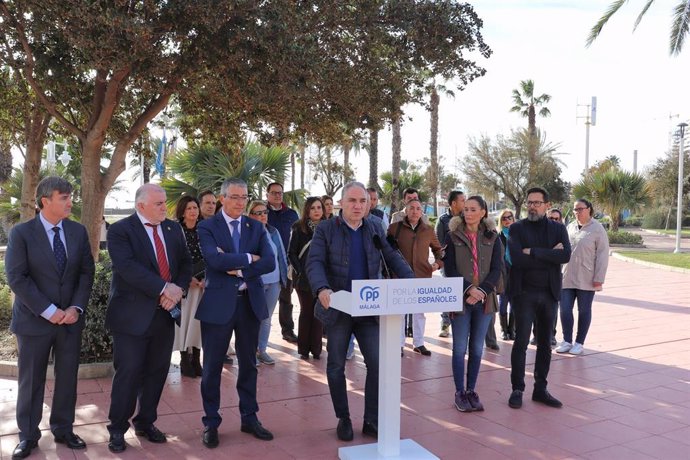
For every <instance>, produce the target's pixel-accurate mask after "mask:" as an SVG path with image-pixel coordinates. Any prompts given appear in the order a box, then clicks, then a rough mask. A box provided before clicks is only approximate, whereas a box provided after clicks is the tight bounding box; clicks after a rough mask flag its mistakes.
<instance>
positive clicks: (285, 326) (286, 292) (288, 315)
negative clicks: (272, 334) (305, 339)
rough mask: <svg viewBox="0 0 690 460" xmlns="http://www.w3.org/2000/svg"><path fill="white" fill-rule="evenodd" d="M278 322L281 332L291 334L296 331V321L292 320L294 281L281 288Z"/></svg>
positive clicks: (289, 281)
mask: <svg viewBox="0 0 690 460" xmlns="http://www.w3.org/2000/svg"><path fill="white" fill-rule="evenodd" d="M278 322H280V331H281V332H282V333H283V334H289V333H291V332H294V330H295V321H294V320H293V319H292V281H291V280H288V281H287V284H286V285H285V287H282V288H280V296H279V297H278Z"/></svg>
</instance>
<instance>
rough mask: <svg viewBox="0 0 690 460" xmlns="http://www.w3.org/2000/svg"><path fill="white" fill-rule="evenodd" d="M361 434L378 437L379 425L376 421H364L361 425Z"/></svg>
mask: <svg viewBox="0 0 690 460" xmlns="http://www.w3.org/2000/svg"><path fill="white" fill-rule="evenodd" d="M362 434H363V435H365V436H371V437H372V438H378V437H379V425H378V423H376V422H364V424H363V425H362Z"/></svg>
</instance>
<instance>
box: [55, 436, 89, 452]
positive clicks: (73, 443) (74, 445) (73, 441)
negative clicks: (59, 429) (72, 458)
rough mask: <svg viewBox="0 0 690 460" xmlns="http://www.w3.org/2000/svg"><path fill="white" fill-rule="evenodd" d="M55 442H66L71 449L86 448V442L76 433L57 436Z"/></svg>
mask: <svg viewBox="0 0 690 460" xmlns="http://www.w3.org/2000/svg"><path fill="white" fill-rule="evenodd" d="M55 442H57V443H59V444H65V445H66V446H67V447H69V448H70V449H86V443H85V442H84V440H83V439H82V438H80V437H79V436H77V435H76V434H74V433H67V434H64V435H62V436H55Z"/></svg>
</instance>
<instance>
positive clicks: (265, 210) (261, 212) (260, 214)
mask: <svg viewBox="0 0 690 460" xmlns="http://www.w3.org/2000/svg"><path fill="white" fill-rule="evenodd" d="M249 214H251V215H252V216H267V215H268V209H264V210H263V211H251V212H250V213H249Z"/></svg>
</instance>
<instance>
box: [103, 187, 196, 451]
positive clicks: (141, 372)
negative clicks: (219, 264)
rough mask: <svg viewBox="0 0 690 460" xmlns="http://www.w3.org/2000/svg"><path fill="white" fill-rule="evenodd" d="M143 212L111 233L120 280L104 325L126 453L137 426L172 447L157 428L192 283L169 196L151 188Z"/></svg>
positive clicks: (115, 436)
mask: <svg viewBox="0 0 690 460" xmlns="http://www.w3.org/2000/svg"><path fill="white" fill-rule="evenodd" d="M135 206H136V212H135V213H134V214H132V215H131V216H129V217H127V218H125V219H123V220H121V221H119V222H116V223H114V224H113V225H111V226H110V229H109V230H108V252H109V253H110V258H111V259H112V262H113V280H112V285H111V288H110V299H109V301H108V311H107V313H106V319H105V326H106V328H108V329H109V330H110V332H111V333H112V334H113V365H114V367H115V376H114V377H113V388H112V391H111V394H110V412H109V414H108V418H109V419H110V424H109V425H108V431H109V432H110V442H109V443H108V448H109V449H110V451H111V452H114V453H119V452H122V451H124V450H125V449H126V448H127V444H126V443H125V439H124V435H125V433H126V432H127V430H128V429H129V426H130V424H129V419H130V417H132V415H134V411H135V409H136V407H137V406H138V408H139V411H138V413H137V415H136V416H135V417H134V419H132V423H133V424H134V429H135V433H136V434H137V436H142V437H144V438H147V439H148V440H149V441H150V442H154V443H162V442H166V437H165V434H164V433H162V432H161V431H160V430H158V428H156V426H155V425H154V422H155V421H156V419H157V418H158V412H157V410H158V402H159V401H160V397H161V393H162V392H163V386H164V384H165V379H166V377H167V375H168V368H169V367H170V355H171V354H172V347H173V339H174V324H175V321H174V319H173V314H174V309H175V308H176V307H177V306H178V304H179V302H180V300H181V299H182V295H183V294H184V290H183V288H182V287H181V286H189V282H190V280H191V278H192V257H191V255H190V254H189V250H188V249H187V243H186V242H185V238H184V235H183V233H182V227H180V225H179V224H178V223H177V222H174V221H172V220H169V219H166V217H165V215H166V205H165V191H164V190H163V189H162V188H161V187H159V186H158V185H155V184H144V185H142V186H141V187H139V189H138V190H137V192H136V195H135Z"/></svg>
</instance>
